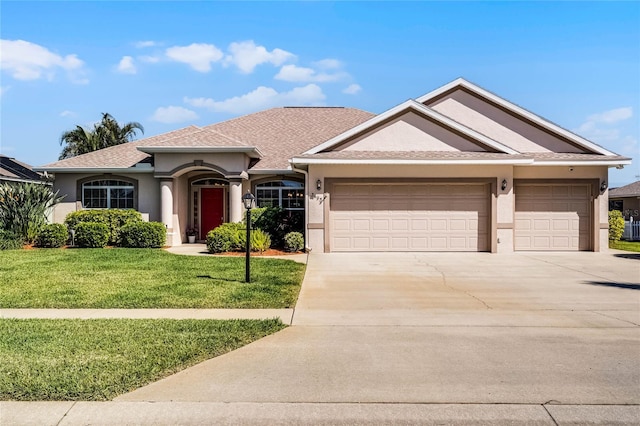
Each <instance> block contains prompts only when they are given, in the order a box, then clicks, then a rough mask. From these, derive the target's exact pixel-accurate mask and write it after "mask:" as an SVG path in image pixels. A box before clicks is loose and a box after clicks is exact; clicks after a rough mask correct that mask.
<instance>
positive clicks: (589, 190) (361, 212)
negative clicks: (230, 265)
mask: <svg viewBox="0 0 640 426" xmlns="http://www.w3.org/2000/svg"><path fill="white" fill-rule="evenodd" d="M627 164H630V159H628V158H625V157H621V156H619V155H617V154H615V153H613V152H610V151H608V150H607V149H605V148H603V147H601V146H598V145H596V144H594V143H592V142H590V141H588V140H586V139H584V138H582V137H580V136H578V135H576V134H574V133H571V132H569V131H567V130H565V129H563V128H561V127H559V126H557V125H556V124H553V123H551V122H549V121H547V120H545V119H543V118H541V117H539V116H537V115H535V114H533V113H531V112H529V111H527V110H524V109H523V108H521V107H519V106H517V105H514V104H512V103H510V102H508V101H506V100H504V99H502V98H500V97H498V96H496V95H494V94H493V93H490V92H488V91H486V90H484V89H482V88H480V87H478V86H476V85H474V84H472V83H469V82H468V81H465V80H463V79H458V80H455V81H453V82H451V83H449V84H447V85H445V86H443V87H440V88H438V89H436V90H434V91H433V92H430V93H428V94H426V95H424V96H421V97H419V98H417V99H415V100H408V101H406V102H404V103H402V104H400V105H398V106H395V107H393V108H391V109H389V110H388V111H385V112H383V113H382V114H379V115H374V114H371V113H368V112H364V111H360V110H357V109H352V108H309V107H303V108H274V109H269V110H266V111H262V112H258V113H255V114H250V115H246V116H243V117H238V118H235V119H231V120H228V121H224V122H221V123H218V124H213V125H210V126H206V127H196V126H190V127H187V128H184V129H180V130H175V131H173V132H169V133H165V134H162V135H158V136H153V137H150V138H146V139H142V140H139V141H136V142H132V143H127V144H124V145H119V146H114V147H110V148H106V149H103V150H100V151H96V152H92V153H89V154H84V155H81V156H78V157H74V158H70V159H66V160H62V161H58V162H55V163H51V164H48V165H46V166H43V167H40V168H39V170H42V171H47V172H49V173H55V183H54V186H55V188H56V189H59V190H60V192H61V193H63V194H67V198H66V200H73V201H71V202H69V201H66V202H63V203H61V204H60V205H58V207H57V209H56V216H55V220H56V221H62V220H64V217H65V216H66V214H67V213H69V212H72V211H75V210H79V209H85V208H105V207H106V208H114V207H121V208H134V209H136V210H139V211H140V212H142V213H144V214H146V215H148V218H149V219H150V220H159V221H162V222H163V223H164V224H165V225H166V226H167V230H168V244H169V245H177V244H181V243H182V242H185V241H186V235H185V231H186V229H187V228H189V227H192V226H193V227H196V228H197V229H199V231H200V237H203V236H204V235H205V234H206V232H207V231H208V230H210V229H212V228H213V227H215V226H217V225H219V224H220V223H222V222H228V221H240V220H242V217H243V212H244V211H243V207H242V201H241V198H242V195H243V193H244V192H246V191H251V192H252V193H254V194H255V195H256V198H257V202H258V205H259V206H264V205H279V206H282V207H283V208H285V209H288V210H290V211H292V212H296V211H298V212H303V214H304V215H305V218H306V220H305V223H306V227H305V229H306V235H305V237H306V244H307V246H308V247H309V248H310V249H312V250H313V251H314V252H338V251H488V252H512V251H514V250H591V251H600V250H606V248H607V242H608V235H607V234H608V233H607V228H608V225H607V209H608V200H607V182H608V179H607V176H608V168H609V167H622V166H624V165H627Z"/></svg>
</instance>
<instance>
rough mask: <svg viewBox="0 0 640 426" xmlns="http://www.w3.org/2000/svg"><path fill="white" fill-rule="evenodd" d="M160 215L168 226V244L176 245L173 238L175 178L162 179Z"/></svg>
mask: <svg viewBox="0 0 640 426" xmlns="http://www.w3.org/2000/svg"><path fill="white" fill-rule="evenodd" d="M160 217H161V219H162V223H164V225H165V226H166V227H167V245H168V246H173V245H174V241H173V240H174V238H173V236H174V235H173V179H172V178H162V179H160Z"/></svg>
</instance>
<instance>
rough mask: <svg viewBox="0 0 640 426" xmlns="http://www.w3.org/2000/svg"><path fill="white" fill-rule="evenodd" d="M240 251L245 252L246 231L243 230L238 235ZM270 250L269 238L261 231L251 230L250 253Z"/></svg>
mask: <svg viewBox="0 0 640 426" xmlns="http://www.w3.org/2000/svg"><path fill="white" fill-rule="evenodd" d="M239 237H240V248H239V249H240V250H241V251H244V250H246V247H247V246H246V245H245V243H246V241H247V230H246V229H243V230H242V231H241V232H240V234H239ZM269 248H271V236H270V235H269V234H268V233H266V232H264V231H263V230H262V229H252V230H251V248H250V250H251V251H259V252H260V253H263V252H265V251H267V250H269Z"/></svg>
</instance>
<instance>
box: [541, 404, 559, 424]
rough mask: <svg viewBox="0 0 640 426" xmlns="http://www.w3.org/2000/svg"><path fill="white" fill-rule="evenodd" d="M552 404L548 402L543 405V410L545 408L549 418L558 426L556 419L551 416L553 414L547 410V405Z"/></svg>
mask: <svg viewBox="0 0 640 426" xmlns="http://www.w3.org/2000/svg"><path fill="white" fill-rule="evenodd" d="M549 402H551V401H547V402H545V403H544V404H541V405H542V408H544V411H546V412H547V414H548V415H549V417H550V418H551V421H552V422H553V424H554V425H556V426H558V422H557V421H556V419H554V418H553V416H552V415H551V413H550V412H549V410H548V409H547V404H548V403H549ZM558 405H562V404H558Z"/></svg>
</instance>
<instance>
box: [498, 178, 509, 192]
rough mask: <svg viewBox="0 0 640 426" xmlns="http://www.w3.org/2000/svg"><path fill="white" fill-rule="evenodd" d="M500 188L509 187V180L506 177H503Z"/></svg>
mask: <svg viewBox="0 0 640 426" xmlns="http://www.w3.org/2000/svg"><path fill="white" fill-rule="evenodd" d="M500 188H502V190H503V191H504V190H505V189H507V180H506V179H502V185H501V186H500Z"/></svg>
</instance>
